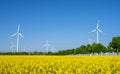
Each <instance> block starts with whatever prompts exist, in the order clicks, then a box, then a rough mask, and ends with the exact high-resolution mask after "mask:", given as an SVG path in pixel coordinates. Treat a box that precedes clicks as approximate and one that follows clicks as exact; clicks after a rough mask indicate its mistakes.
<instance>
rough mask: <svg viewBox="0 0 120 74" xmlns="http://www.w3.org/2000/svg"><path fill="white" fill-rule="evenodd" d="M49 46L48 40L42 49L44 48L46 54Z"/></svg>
mask: <svg viewBox="0 0 120 74" xmlns="http://www.w3.org/2000/svg"><path fill="white" fill-rule="evenodd" d="M49 46H50V44H49V43H48V40H46V44H45V45H44V47H45V48H46V53H47V52H48V49H49Z"/></svg>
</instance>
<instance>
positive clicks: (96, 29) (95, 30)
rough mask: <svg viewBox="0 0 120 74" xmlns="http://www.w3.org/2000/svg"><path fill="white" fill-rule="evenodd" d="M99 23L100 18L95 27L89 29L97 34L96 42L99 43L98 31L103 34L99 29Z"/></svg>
mask: <svg viewBox="0 0 120 74" xmlns="http://www.w3.org/2000/svg"><path fill="white" fill-rule="evenodd" d="M99 23H100V20H98V22H97V26H96V28H95V29H94V30H92V31H91V32H96V33H97V35H96V39H97V43H99V35H98V34H99V32H100V33H102V34H103V32H102V31H101V30H100V29H99Z"/></svg>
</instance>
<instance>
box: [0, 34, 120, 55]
mask: <svg viewBox="0 0 120 74" xmlns="http://www.w3.org/2000/svg"><path fill="white" fill-rule="evenodd" d="M106 52H116V53H117V55H118V54H119V52H120V36H116V37H113V38H112V41H111V42H110V43H109V44H108V46H107V47H105V46H104V45H102V44H101V43H93V44H92V45H90V44H87V45H81V46H80V47H78V48H74V49H68V50H60V51H58V52H54V53H53V52H47V53H44V52H0V55H77V54H91V53H92V54H94V53H98V55H99V54H100V53H103V54H104V53H106Z"/></svg>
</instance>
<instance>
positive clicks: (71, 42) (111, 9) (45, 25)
mask: <svg viewBox="0 0 120 74" xmlns="http://www.w3.org/2000/svg"><path fill="white" fill-rule="evenodd" d="M98 19H100V26H99V28H100V29H101V30H102V31H103V32H104V33H105V35H102V34H99V37H100V42H101V43H102V44H104V45H105V46H107V45H108V43H109V42H110V41H111V39H112V37H113V36H119V35H120V31H119V29H120V1H119V0H0V51H11V49H10V46H11V43H13V44H15V42H16V37H13V38H11V37H10V36H11V35H12V34H14V33H15V32H16V31H17V26H18V24H21V28H20V32H21V33H22V34H23V35H24V37H25V38H24V39H23V38H20V49H19V51H23V49H25V51H28V50H31V51H44V47H43V45H44V44H45V41H46V40H48V41H49V43H50V44H51V45H54V47H55V50H56V51H58V50H61V49H69V48H75V47H79V46H80V45H83V44H87V43H88V32H89V31H91V30H93V29H95V27H96V24H97V20H98ZM90 37H91V39H93V40H94V41H96V33H92V34H91V35H90ZM14 50H15V49H14Z"/></svg>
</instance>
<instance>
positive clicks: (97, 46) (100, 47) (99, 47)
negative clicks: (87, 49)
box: [91, 43, 106, 54]
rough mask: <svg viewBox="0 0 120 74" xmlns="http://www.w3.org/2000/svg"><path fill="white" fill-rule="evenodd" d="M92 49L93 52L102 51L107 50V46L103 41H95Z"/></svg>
mask: <svg viewBox="0 0 120 74" xmlns="http://www.w3.org/2000/svg"><path fill="white" fill-rule="evenodd" d="M91 50H92V52H93V53H98V54H99V53H100V52H106V47H105V46H103V45H102V44H101V43H94V44H92V46H91Z"/></svg>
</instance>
